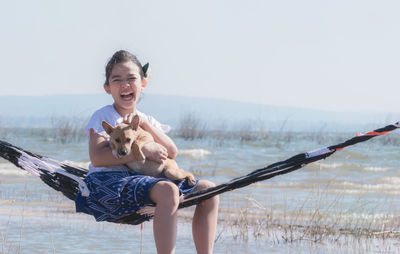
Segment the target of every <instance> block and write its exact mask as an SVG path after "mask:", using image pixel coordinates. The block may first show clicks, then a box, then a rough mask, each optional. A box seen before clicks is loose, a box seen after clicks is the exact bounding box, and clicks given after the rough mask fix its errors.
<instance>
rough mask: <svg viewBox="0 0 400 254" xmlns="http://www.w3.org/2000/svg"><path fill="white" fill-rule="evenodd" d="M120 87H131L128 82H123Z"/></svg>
mask: <svg viewBox="0 0 400 254" xmlns="http://www.w3.org/2000/svg"><path fill="white" fill-rule="evenodd" d="M121 86H122V87H131V86H132V85H131V83H129V82H128V80H124V83H122V85H121Z"/></svg>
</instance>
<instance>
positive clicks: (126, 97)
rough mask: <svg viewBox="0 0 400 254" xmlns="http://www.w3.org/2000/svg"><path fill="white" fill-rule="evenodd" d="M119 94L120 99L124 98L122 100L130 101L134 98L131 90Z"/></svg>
mask: <svg viewBox="0 0 400 254" xmlns="http://www.w3.org/2000/svg"><path fill="white" fill-rule="evenodd" d="M120 96H121V98H122V100H124V101H130V100H132V99H133V98H134V94H133V92H132V93H123V94H121V95H120Z"/></svg>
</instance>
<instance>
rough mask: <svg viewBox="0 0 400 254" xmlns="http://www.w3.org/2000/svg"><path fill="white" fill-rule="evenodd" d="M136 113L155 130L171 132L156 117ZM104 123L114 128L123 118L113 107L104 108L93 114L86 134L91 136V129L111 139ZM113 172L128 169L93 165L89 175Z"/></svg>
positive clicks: (168, 127)
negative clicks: (145, 119)
mask: <svg viewBox="0 0 400 254" xmlns="http://www.w3.org/2000/svg"><path fill="white" fill-rule="evenodd" d="M136 113H137V114H138V115H139V116H141V117H144V118H147V121H148V122H149V123H150V124H151V125H152V126H154V127H155V128H157V129H159V130H161V131H163V132H164V133H167V132H169V131H170V130H171V127H170V126H169V125H165V124H161V123H160V122H158V121H157V120H156V119H155V118H154V117H152V116H149V115H146V114H144V113H142V112H139V111H138V110H136ZM103 121H106V122H108V123H109V124H111V125H112V126H115V125H118V124H120V123H122V116H120V114H119V113H118V112H117V111H116V110H115V108H114V106H113V105H107V106H104V107H102V108H101V109H99V110H97V111H96V112H94V113H93V115H92V117H91V118H90V120H89V123H88V124H87V125H86V126H85V132H86V133H87V134H88V136H89V131H90V129H93V130H94V132H96V133H97V134H100V135H102V136H104V137H105V138H106V139H107V140H109V139H110V137H109V135H108V134H107V133H106V132H105V131H104V129H103V126H102V125H101V123H102V122H103ZM113 170H127V168H126V167H125V166H123V165H121V166H111V167H94V166H93V165H92V163H90V164H89V174H90V173H94V172H99V171H113Z"/></svg>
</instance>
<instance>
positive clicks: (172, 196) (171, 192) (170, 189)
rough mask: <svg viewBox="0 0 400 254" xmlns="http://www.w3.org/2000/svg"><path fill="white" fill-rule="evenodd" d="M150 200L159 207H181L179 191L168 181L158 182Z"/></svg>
mask: <svg viewBox="0 0 400 254" xmlns="http://www.w3.org/2000/svg"><path fill="white" fill-rule="evenodd" d="M150 199H151V201H153V202H154V203H156V204H157V205H167V206H171V207H176V208H177V207H178V205H179V189H178V187H177V186H176V185H175V184H174V183H171V182H168V181H160V182H157V183H156V184H154V186H153V187H152V188H151V190H150Z"/></svg>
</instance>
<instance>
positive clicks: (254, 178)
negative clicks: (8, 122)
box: [0, 122, 400, 225]
mask: <svg viewBox="0 0 400 254" xmlns="http://www.w3.org/2000/svg"><path fill="white" fill-rule="evenodd" d="M397 128H400V122H397V123H395V124H391V125H388V126H386V127H383V128H380V129H376V130H374V131H370V132H366V133H360V134H358V135H357V136H355V137H353V138H351V139H349V140H347V141H345V142H343V143H340V144H337V145H332V146H328V147H324V148H321V149H318V150H315V151H312V152H307V153H300V154H297V155H295V156H293V157H291V158H289V159H287V160H284V161H280V162H277V163H274V164H271V165H269V166H266V167H264V168H261V169H257V170H254V171H253V172H251V173H249V174H247V175H244V176H241V177H238V178H234V179H232V180H230V181H229V182H227V183H223V184H220V185H217V186H215V187H212V188H209V189H206V190H203V191H198V192H195V193H190V194H187V195H185V196H184V199H183V201H182V202H181V203H180V204H179V208H184V207H188V206H192V205H195V204H198V203H200V202H201V201H203V200H206V199H209V198H211V197H213V196H216V195H218V194H221V193H224V192H227V191H231V190H234V189H237V188H242V187H245V186H247V185H249V184H252V183H255V182H258V181H262V180H266V179H269V178H272V177H274V176H277V175H282V174H286V173H289V172H292V171H294V170H296V169H299V168H302V167H304V166H305V165H307V164H309V163H312V162H315V161H319V160H321V159H325V158H327V157H329V156H330V155H332V154H333V153H335V152H336V151H339V150H341V149H343V148H345V147H347V146H351V145H354V144H357V143H360V142H364V141H367V140H369V139H371V138H373V137H376V136H380V135H383V134H386V133H389V132H391V131H393V130H395V129H397ZM0 156H1V157H3V158H4V159H6V160H8V161H10V162H11V163H13V164H14V165H15V166H17V167H19V168H21V169H24V170H26V171H27V172H29V173H31V174H33V175H35V176H38V177H40V179H41V180H42V181H43V182H45V183H46V184H47V185H49V186H50V187H52V188H53V189H55V190H57V191H60V192H62V193H63V194H64V195H65V196H66V197H67V198H69V199H71V200H75V198H76V196H77V193H78V190H80V191H81V193H82V196H88V195H89V190H88V189H87V186H86V184H85V182H84V181H83V179H84V178H85V176H86V174H87V172H88V170H87V169H85V168H82V167H78V166H74V165H70V164H67V163H63V162H60V161H57V160H53V159H51V158H47V157H44V156H41V155H38V154H35V153H32V152H29V151H25V150H23V149H21V148H19V147H16V146H14V145H12V144H9V143H7V142H4V141H1V140H0ZM152 211H154V207H153V209H151V208H149V209H148V210H147V211H146V210H144V211H142V212H141V213H136V214H133V215H129V216H126V217H123V218H122V219H120V220H118V221H113V222H115V223H123V224H133V225H138V224H140V223H142V222H143V221H145V220H148V218H149V216H150V217H151V216H152Z"/></svg>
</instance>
